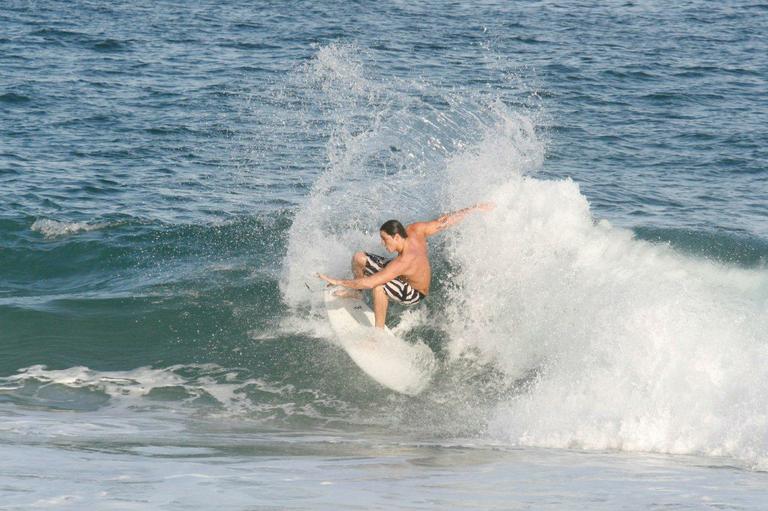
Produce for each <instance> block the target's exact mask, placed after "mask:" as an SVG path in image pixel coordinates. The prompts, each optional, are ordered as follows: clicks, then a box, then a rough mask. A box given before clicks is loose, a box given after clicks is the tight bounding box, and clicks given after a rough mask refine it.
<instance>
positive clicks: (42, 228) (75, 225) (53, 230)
mask: <svg viewBox="0 0 768 511" xmlns="http://www.w3.org/2000/svg"><path fill="white" fill-rule="evenodd" d="M108 225H109V224H108V223H94V224H89V223H86V222H59V221H57V220H50V219H47V218H38V219H37V220H35V221H34V223H33V224H32V226H31V227H30V228H31V229H32V230H33V231H35V232H39V233H41V234H42V235H43V236H45V237H46V238H56V237H58V236H66V235H69V234H75V233H78V232H87V231H95V230H98V229H102V228H104V227H107V226H108Z"/></svg>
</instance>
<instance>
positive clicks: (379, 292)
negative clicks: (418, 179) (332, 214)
mask: <svg viewBox="0 0 768 511" xmlns="http://www.w3.org/2000/svg"><path fill="white" fill-rule="evenodd" d="M495 207H496V205H495V204H493V203H488V202H483V203H480V204H476V205H474V206H471V207H469V208H464V209H461V210H459V211H455V212H453V213H448V214H447V215H443V216H441V217H440V218H438V219H437V220H432V221H431V222H416V223H413V224H410V225H409V226H408V227H403V224H401V223H400V222H398V221H397V220H389V221H387V222H385V223H384V225H382V226H381V228H380V230H379V235H380V236H381V243H382V244H383V245H384V247H386V249H387V252H397V257H395V258H394V259H392V260H387V259H386V258H384V257H381V256H379V255H376V254H368V253H366V252H357V253H355V255H354V256H353V257H352V273H353V274H354V276H355V278H354V279H351V280H345V279H334V278H331V277H329V276H327V275H323V274H320V273H319V274H318V275H317V276H318V277H320V278H321V279H323V280H324V281H326V282H328V283H329V284H331V285H334V286H343V287H347V288H350V289H352V290H355V291H345V292H339V291H337V294H342V293H344V294H343V295H342V296H359V293H360V291H357V290H361V289H372V290H373V313H374V315H375V318H376V328H384V320H385V319H386V316H387V306H388V305H389V300H390V299H392V300H394V301H396V302H398V303H401V304H403V305H413V304H416V303H418V302H420V301H421V300H423V299H424V298H426V297H427V295H428V294H429V284H430V280H431V278H432V269H431V267H430V265H429V257H428V254H427V238H428V237H429V236H432V235H434V234H437V233H439V232H440V231H443V230H445V229H447V228H448V227H450V226H452V225H454V224H457V223H459V222H460V221H461V220H463V219H464V217H465V216H467V215H468V214H469V213H471V212H473V211H490V210H492V209H493V208H495Z"/></svg>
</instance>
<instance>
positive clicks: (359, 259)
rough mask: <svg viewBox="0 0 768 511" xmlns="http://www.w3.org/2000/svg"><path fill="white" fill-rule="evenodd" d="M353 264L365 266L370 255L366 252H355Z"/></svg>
mask: <svg viewBox="0 0 768 511" xmlns="http://www.w3.org/2000/svg"><path fill="white" fill-rule="evenodd" d="M352 262H354V263H355V264H357V265H358V266H365V263H366V262H368V255H367V254H366V253H365V252H355V255H353V256H352Z"/></svg>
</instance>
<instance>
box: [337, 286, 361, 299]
mask: <svg viewBox="0 0 768 511" xmlns="http://www.w3.org/2000/svg"><path fill="white" fill-rule="evenodd" d="M333 296H338V297H339V298H357V299H360V298H362V297H363V292H362V291H360V290H357V289H349V288H342V289H337V290H336V291H334V292H333Z"/></svg>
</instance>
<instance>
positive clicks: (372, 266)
mask: <svg viewBox="0 0 768 511" xmlns="http://www.w3.org/2000/svg"><path fill="white" fill-rule="evenodd" d="M365 255H366V256H367V260H366V261H365V268H364V269H363V273H364V274H365V275H366V276H367V277H369V276H371V275H373V274H374V273H378V272H380V271H381V270H382V268H384V267H385V266H386V265H388V264H389V261H390V260H389V259H387V258H386V257H381V256H380V255H376V254H369V253H368V252H366V253H365ZM384 292H385V293H386V294H387V296H388V297H390V298H391V299H392V300H394V301H396V302H398V303H401V304H403V305H414V304H417V303H419V302H420V301H421V300H423V299H424V298H426V295H424V294H422V293H421V292H420V291H418V290H416V289H414V288H412V287H411V285H410V284H409V283H407V282H406V281H405V280H404V279H403V278H402V277H396V278H394V279H392V280H390V281H389V282H387V283H386V284H384Z"/></svg>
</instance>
